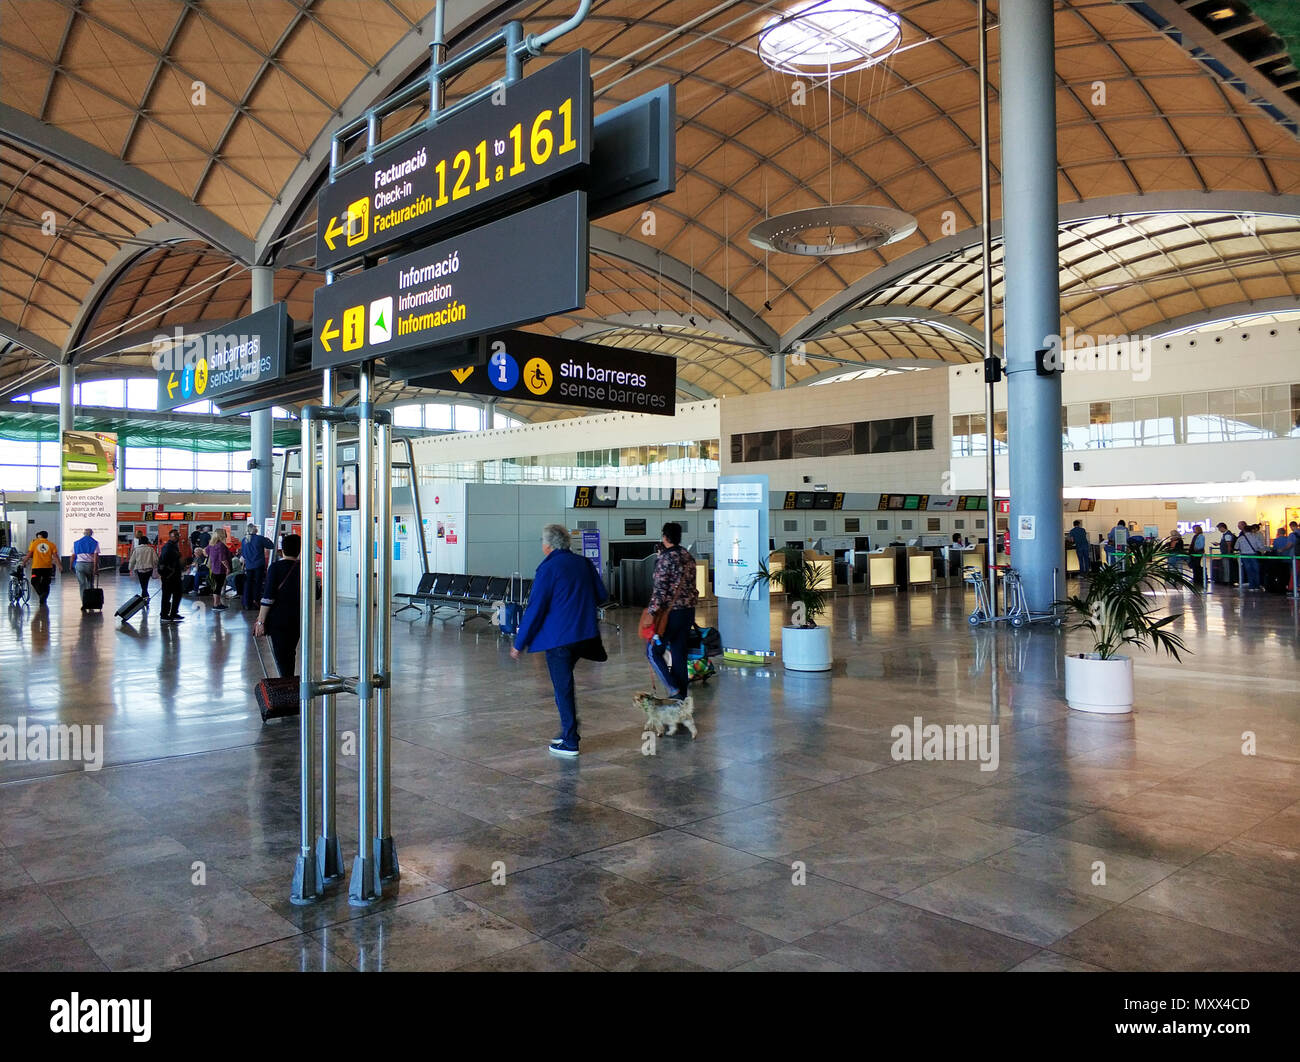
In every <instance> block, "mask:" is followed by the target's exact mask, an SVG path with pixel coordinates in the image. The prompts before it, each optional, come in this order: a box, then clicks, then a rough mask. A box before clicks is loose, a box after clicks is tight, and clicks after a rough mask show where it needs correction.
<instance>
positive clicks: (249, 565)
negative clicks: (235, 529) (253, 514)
mask: <svg viewBox="0 0 1300 1062" xmlns="http://www.w3.org/2000/svg"><path fill="white" fill-rule="evenodd" d="M274 548H275V546H274V545H273V544H272V542H271V540H270V539H268V538H265V537H263V535H262V534H261V532H260V531H258V530H257V525H256V524H249V525H248V532H247V534H245V535H244V541H243V542H241V543H240V545H239V556H240V558H241V559H242V560H243V562H244V608H256V607H257V604H258V602H260V601H261V600H262V584H263V583H264V582H265V581H266V566H267V564H268V563H269V557H270V551H271V550H273V549H274Z"/></svg>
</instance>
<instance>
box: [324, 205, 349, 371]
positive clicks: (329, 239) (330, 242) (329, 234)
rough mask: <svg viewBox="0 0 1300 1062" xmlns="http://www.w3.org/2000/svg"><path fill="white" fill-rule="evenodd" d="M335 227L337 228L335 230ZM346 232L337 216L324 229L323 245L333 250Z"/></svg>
mask: <svg viewBox="0 0 1300 1062" xmlns="http://www.w3.org/2000/svg"><path fill="white" fill-rule="evenodd" d="M335 226H338V227H337V228H336V227H335ZM347 230H348V229H347V226H346V225H339V219H338V217H337V216H336V217H332V218H330V223H329V225H328V226H326V228H325V243H326V245H327V246H328V247H329V249H330V250H331V251H332V250H334V241H335V239H337V238H338V237H339V236H342V235H343V234H344V233H345V232H347ZM325 349H326V350H328V349H329V348H328V347H326V348H325Z"/></svg>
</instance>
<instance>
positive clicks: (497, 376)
mask: <svg viewBox="0 0 1300 1062" xmlns="http://www.w3.org/2000/svg"><path fill="white" fill-rule="evenodd" d="M488 368H489V372H488V379H489V380H491V381H492V386H493V387H495V388H496V389H497V390H498V391H511V390H513V389H514V386H515V384H517V383H518V382H519V362H517V361H515V359H514V358H512V357H511V356H510V355H509V354H507V353H506V352H505V351H504V350H498V351H497V352H496V353H495V354H493V355H492V357H490V358H489V359H488Z"/></svg>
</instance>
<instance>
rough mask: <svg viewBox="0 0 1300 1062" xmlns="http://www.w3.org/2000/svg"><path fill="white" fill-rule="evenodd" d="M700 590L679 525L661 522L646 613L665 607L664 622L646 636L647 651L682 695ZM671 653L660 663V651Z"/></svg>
mask: <svg viewBox="0 0 1300 1062" xmlns="http://www.w3.org/2000/svg"><path fill="white" fill-rule="evenodd" d="M699 599H700V592H699V590H697V589H696V587H695V558H694V557H692V556H691V555H690V554H689V553H688V552H687V551H686V550H684V549H683V548H682V525H681V524H679V523H675V522H674V521H671V520H670V521H669V522H668V523H666V524H664V528H663V539H662V542H661V544H660V547H659V559H658V560H657V561H656V562H655V574H654V588H653V590H651V592H650V606H649V609H650V615H651V616H654V615H656V614H657V613H658V612H659V610H660V609H665V608H666V609H668V610H669V612H668V626H667V627H666V628H665V629H664V633H663V636H662V637H660V636H658V635H656V636H655V637H654V638H652V639H651V640H650V643H649V646H648V647H647V655H649V657H650V663H651V665H652V666H653V667H654V669H655V672H656V673H657V674H658V675H659V677H660V678H662V679H663V680H664V683H665V685H667V687H668V690H669V693H670V695H671V696H673V697H676V698H677V699H678V700H679V701H683V700H685V699H686V693H687V689H686V687H687V683H688V682H689V678H688V677H687V672H686V645H687V641H688V639H689V638H690V633H691V628H692V627H694V626H695V604H696V602H697V601H699ZM665 651H668V652H671V653H672V666H671V667H666V666H665V665H664V652H665Z"/></svg>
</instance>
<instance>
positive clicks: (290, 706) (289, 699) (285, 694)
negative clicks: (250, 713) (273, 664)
mask: <svg viewBox="0 0 1300 1062" xmlns="http://www.w3.org/2000/svg"><path fill="white" fill-rule="evenodd" d="M253 648H254V649H256V650H257V662H258V663H259V664H261V665H262V674H263V675H264V676H266V677H265V678H263V679H262V681H261V682H259V683H258V684H257V686H256V687H254V689H253V695H254V696H255V697H256V698H257V710H258V711H259V712H261V713H262V722H264V723H265V722H266V721H267V720H268V719H279V718H280V717H281V716H285V715H297V714H298V712H299V705H298V680H297V679H296V678H292V677H291V678H271V677H270V675H267V673H266V661H265V660H263V659H262V647H261V645H260V644H259V640H258V639H257V638H256V637H254V638H253Z"/></svg>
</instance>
